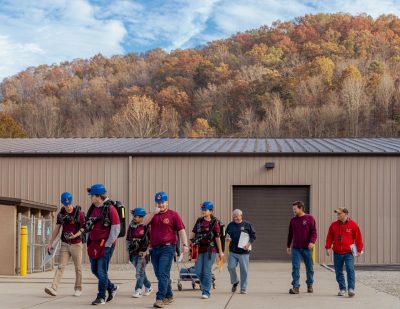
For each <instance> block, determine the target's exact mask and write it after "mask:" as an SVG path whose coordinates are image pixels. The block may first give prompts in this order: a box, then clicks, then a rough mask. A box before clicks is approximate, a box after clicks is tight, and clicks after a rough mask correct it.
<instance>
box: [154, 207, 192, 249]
mask: <svg viewBox="0 0 400 309" xmlns="http://www.w3.org/2000/svg"><path fill="white" fill-rule="evenodd" d="M150 227H151V229H150V239H151V246H152V247H156V246H160V245H167V244H173V245H175V244H176V243H177V241H178V236H177V232H179V231H180V230H183V229H184V228H185V225H184V224H183V222H182V219H181V217H180V216H179V214H178V213H177V212H176V211H173V210H171V209H168V210H167V211H166V212H163V213H161V212H160V213H158V214H156V215H154V217H153V219H152V220H151V222H150Z"/></svg>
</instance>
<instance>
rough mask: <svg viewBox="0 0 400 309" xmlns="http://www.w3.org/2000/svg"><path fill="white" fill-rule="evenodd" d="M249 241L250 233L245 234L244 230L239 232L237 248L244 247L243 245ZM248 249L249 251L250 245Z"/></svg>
mask: <svg viewBox="0 0 400 309" xmlns="http://www.w3.org/2000/svg"><path fill="white" fill-rule="evenodd" d="M249 242H250V235H249V234H247V233H246V232H241V233H240V238H239V243H238V248H241V249H244V246H246V245H247V244H248V243H249ZM248 250H249V251H250V250H251V245H250V247H249V249H248Z"/></svg>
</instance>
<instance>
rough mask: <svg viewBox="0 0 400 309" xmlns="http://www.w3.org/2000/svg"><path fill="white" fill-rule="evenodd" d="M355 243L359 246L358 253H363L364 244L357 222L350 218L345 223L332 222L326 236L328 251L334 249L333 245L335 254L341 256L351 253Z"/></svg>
mask: <svg viewBox="0 0 400 309" xmlns="http://www.w3.org/2000/svg"><path fill="white" fill-rule="evenodd" d="M354 243H355V244H356V246H357V251H358V252H361V251H362V249H363V247H364V244H363V240H362V235H361V231H360V228H359V227H358V225H357V222H356V221H354V220H352V219H350V218H348V220H347V221H346V222H345V223H342V222H341V221H339V220H337V221H335V222H332V224H331V226H330V227H329V231H328V235H327V236H326V244H325V248H326V249H330V248H332V244H333V252H335V253H339V254H345V253H350V252H351V249H350V246H351V245H352V244H354Z"/></svg>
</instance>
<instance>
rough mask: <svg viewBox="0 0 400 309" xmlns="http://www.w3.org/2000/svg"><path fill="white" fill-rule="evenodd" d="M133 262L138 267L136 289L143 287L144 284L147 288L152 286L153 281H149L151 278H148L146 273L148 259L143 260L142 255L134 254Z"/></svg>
mask: <svg viewBox="0 0 400 309" xmlns="http://www.w3.org/2000/svg"><path fill="white" fill-rule="evenodd" d="M131 262H132V264H133V266H134V267H135V269H136V286H135V290H138V289H142V287H143V285H144V286H145V287H146V288H150V287H151V282H150V281H149V279H147V275H146V266H147V262H146V259H144V261H143V259H142V257H141V256H138V255H134V256H132V259H131ZM143 263H144V264H143Z"/></svg>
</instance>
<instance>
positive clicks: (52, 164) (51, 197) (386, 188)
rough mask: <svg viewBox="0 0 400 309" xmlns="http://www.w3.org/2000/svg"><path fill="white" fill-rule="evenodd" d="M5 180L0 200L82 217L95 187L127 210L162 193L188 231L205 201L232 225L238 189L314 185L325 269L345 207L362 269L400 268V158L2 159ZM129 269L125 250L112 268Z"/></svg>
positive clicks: (147, 203) (150, 202) (312, 202)
mask: <svg viewBox="0 0 400 309" xmlns="http://www.w3.org/2000/svg"><path fill="white" fill-rule="evenodd" d="M267 161H273V162H275V169H274V170H270V171H267V170H266V169H264V167H263V166H264V163H265V162H267ZM129 171H131V172H132V174H131V176H132V177H131V178H130V177H129ZM0 173H1V176H0V181H1V182H0V195H1V196H8V197H18V198H24V199H29V200H33V201H37V202H43V203H49V204H55V205H58V204H59V195H60V193H61V192H62V191H71V192H72V193H73V194H74V196H75V202H76V203H78V204H80V205H82V206H83V207H84V208H85V209H87V207H88V203H89V199H88V197H87V195H86V191H85V188H86V187H87V186H88V185H90V184H92V183H98V182H100V183H105V184H106V186H107V187H108V188H109V192H110V196H111V197H112V198H114V199H119V200H121V201H122V202H124V203H125V204H126V205H129V208H134V207H145V208H146V209H147V210H149V209H151V208H152V207H153V206H154V202H153V196H154V193H155V192H156V191H161V190H164V191H166V192H167V193H168V194H169V196H170V204H171V208H173V209H177V210H178V211H179V212H180V213H181V214H182V217H183V219H184V222H185V224H186V226H187V228H188V230H189V229H191V228H192V225H193V224H194V222H195V219H196V218H197V216H199V215H200V207H199V205H200V203H201V202H202V201H203V200H205V199H210V200H212V201H214V203H215V205H216V207H217V210H216V214H217V216H218V217H220V218H222V219H223V220H224V221H226V222H228V221H229V218H230V212H231V210H232V186H233V185H310V186H311V200H310V206H311V212H312V214H313V215H315V216H316V218H317V222H318V231H319V241H318V255H317V256H318V260H319V261H320V262H327V261H329V260H328V259H327V258H326V257H325V255H324V250H323V244H324V242H325V236H326V232H327V229H328V227H329V224H330V223H331V221H332V220H334V219H335V216H334V214H333V209H334V208H336V207H338V206H346V207H348V208H349V209H350V211H351V216H352V217H353V218H354V219H355V220H357V221H358V222H359V224H360V226H361V229H362V231H363V234H364V238H365V244H366V248H365V255H364V256H363V257H361V258H360V259H359V262H361V263H385V264H390V263H400V244H399V235H400V224H399V223H400V190H399V185H400V158H398V157H256V156H255V157H133V158H128V157H103V158H102V157H93V158H92V157H85V158H62V157H46V158H24V157H15V158H6V157H2V158H0ZM129 184H130V185H129ZM288 207H290V205H288ZM126 261H127V256H126V253H125V251H124V246H123V245H122V242H121V243H120V244H119V246H118V250H117V251H116V254H115V255H114V257H113V262H118V263H122V262H126Z"/></svg>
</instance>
